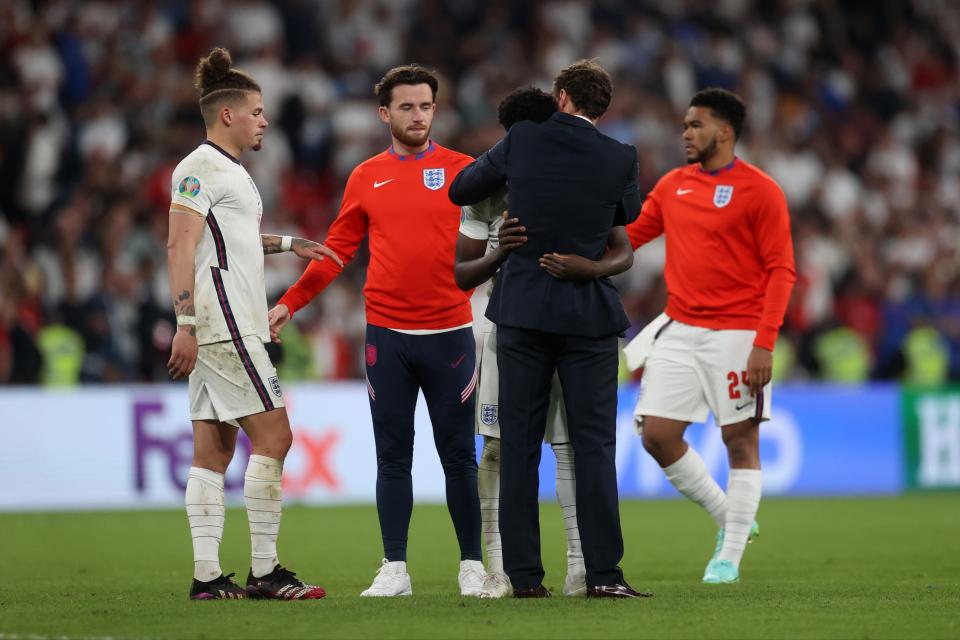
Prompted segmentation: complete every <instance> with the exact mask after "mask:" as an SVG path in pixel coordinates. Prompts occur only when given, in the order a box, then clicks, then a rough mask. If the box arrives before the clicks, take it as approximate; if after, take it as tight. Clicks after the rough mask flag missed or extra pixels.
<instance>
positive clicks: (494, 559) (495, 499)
mask: <svg viewBox="0 0 960 640" xmlns="http://www.w3.org/2000/svg"><path fill="white" fill-rule="evenodd" d="M477 493H478V494H479V495H480V523H481V525H482V527H483V544H484V547H485V548H486V550H487V573H503V546H502V544H501V542H500V439H499V438H493V437H491V436H483V453H481V454H480V465H479V467H478V469H477Z"/></svg>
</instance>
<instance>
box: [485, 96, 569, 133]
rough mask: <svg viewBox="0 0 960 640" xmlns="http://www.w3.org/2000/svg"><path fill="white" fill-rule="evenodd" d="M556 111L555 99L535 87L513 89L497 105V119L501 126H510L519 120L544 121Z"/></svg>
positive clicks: (505, 127) (508, 127)
mask: <svg viewBox="0 0 960 640" xmlns="http://www.w3.org/2000/svg"><path fill="white" fill-rule="evenodd" d="M556 112H557V100H556V98H554V97H553V96H552V95H550V94H549V93H547V92H546V91H543V90H541V89H537V88H536V87H522V88H520V89H514V90H513V91H512V92H511V93H510V95H508V96H507V97H506V98H504V99H503V100H502V101H501V102H500V106H499V107H497V119H498V120H499V121H500V124H501V125H503V128H504V129H506V130H507V131H510V127H512V126H513V125H515V124H516V123H518V122H520V121H521V120H531V121H533V122H545V121H547V120H548V119H549V118H550V116H552V115H553V114H554V113H556Z"/></svg>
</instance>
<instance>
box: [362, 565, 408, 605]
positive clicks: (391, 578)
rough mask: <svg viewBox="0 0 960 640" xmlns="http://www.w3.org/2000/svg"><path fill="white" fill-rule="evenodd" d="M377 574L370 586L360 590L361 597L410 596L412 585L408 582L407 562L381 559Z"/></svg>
mask: <svg viewBox="0 0 960 640" xmlns="http://www.w3.org/2000/svg"><path fill="white" fill-rule="evenodd" d="M382 562H383V563H382V564H381V565H380V568H379V569H377V575H376V577H374V579H373V584H371V585H370V588H369V589H367V590H366V591H364V592H362V593H361V594H360V595H361V596H362V597H381V598H389V597H392V596H412V595H413V587H412V585H411V584H410V574H409V573H407V563H406V562H404V561H403V560H397V561H395V562H388V561H387V559H386V558H384V559H383V561H382Z"/></svg>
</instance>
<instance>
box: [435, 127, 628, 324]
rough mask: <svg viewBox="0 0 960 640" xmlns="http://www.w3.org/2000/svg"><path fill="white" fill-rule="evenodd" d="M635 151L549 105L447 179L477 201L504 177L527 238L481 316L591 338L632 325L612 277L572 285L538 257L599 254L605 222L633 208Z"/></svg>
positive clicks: (456, 191) (460, 199) (457, 197)
mask: <svg viewBox="0 0 960 640" xmlns="http://www.w3.org/2000/svg"><path fill="white" fill-rule="evenodd" d="M638 173H639V171H638V164H637V152H636V149H634V148H633V147H632V146H630V145H626V144H622V143H620V142H617V141H616V140H614V139H613V138H610V137H608V136H606V135H604V134H602V133H600V132H599V131H597V129H596V127H594V126H593V125H592V124H591V123H590V122H588V121H587V120H585V119H583V118H579V117H577V116H572V115H569V114H566V113H556V114H554V115H553V116H552V117H551V118H550V119H549V120H547V121H546V122H544V123H542V124H536V123H533V122H518V123H517V124H515V125H513V127H511V128H510V131H509V133H508V134H507V136H506V137H505V138H504V139H503V140H501V141H500V142H498V143H497V144H496V146H494V147H493V148H492V149H490V150H489V151H487V152H486V153H484V154H483V155H481V156H480V157H479V158H477V159H476V160H475V161H474V162H473V164H471V165H469V166H468V167H466V168H464V169H463V170H462V171H461V172H460V173H459V175H457V177H456V179H454V181H453V184H451V185H450V191H449V195H450V199H451V200H452V201H453V202H454V203H455V204H457V205H460V206H463V205H468V204H474V203H476V202H479V201H480V200H483V199H484V198H486V197H488V196H490V195H491V194H493V193H494V192H495V191H496V190H497V189H498V188H499V187H501V186H502V185H504V184H507V185H508V186H509V190H510V205H509V208H510V217H512V218H518V219H519V220H520V223H521V224H522V225H524V226H525V227H526V228H527V230H526V236H527V238H528V240H527V243H526V244H525V245H524V246H522V247H520V248H519V249H516V250H515V251H513V252H512V253H510V256H509V257H508V258H507V260H506V262H504V263H503V265H502V266H501V267H500V274H499V275H498V276H497V281H496V284H495V286H494V289H493V292H492V294H491V296H490V303H489V304H488V305H487V317H488V318H490V320H491V321H493V322H494V323H495V324H497V325H504V326H510V327H520V328H524V329H536V330H539V331H547V332H550V333H560V334H567V335H577V336H585V337H591V338H598V337H603V336H609V335H613V334H619V333H622V332H623V331H624V330H625V329H626V328H627V327H628V326H630V323H629V321H628V320H627V316H626V314H625V313H624V311H623V304H622V303H621V302H620V296H619V294H618V293H617V290H616V288H615V287H614V286H613V283H612V282H610V279H609V278H600V279H597V280H593V281H590V282H584V283H573V282H568V281H564V280H558V279H556V278H554V277H553V276H551V275H550V274H549V273H547V272H546V270H544V269H543V268H542V267H540V265H539V264H538V259H539V258H540V256H542V255H543V254H545V253H552V252H556V253H573V254H577V255H580V256H584V257H586V258H590V259H591V260H597V259H599V258H600V257H601V256H602V255H603V253H604V251H605V250H606V247H607V238H608V237H609V235H610V229H611V227H612V226H614V225H615V224H617V225H623V224H628V223H630V222H632V221H633V220H635V219H636V217H637V215H638V214H639V213H640V192H639V188H638V186H637V175H638Z"/></svg>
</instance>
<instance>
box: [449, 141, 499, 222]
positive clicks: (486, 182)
mask: <svg viewBox="0 0 960 640" xmlns="http://www.w3.org/2000/svg"><path fill="white" fill-rule="evenodd" d="M509 145H510V134H509V133H508V134H507V136H506V137H505V138H504V139H503V140H501V141H500V142H498V143H497V144H495V145H494V146H493V148H492V149H490V150H489V151H487V152H486V153H484V154H483V155H481V156H480V157H479V158H477V159H476V160H474V161H473V162H472V163H471V164H469V165H468V166H466V167H464V169H463V170H462V171H461V172H460V173H458V174H457V177H456V178H454V180H453V184H451V185H450V190H449V192H448V195H449V196H450V201H451V202H453V204H455V205H457V206H461V207H462V206H465V205H470V204H476V203H477V202H480V201H481V200H483V199H485V198H489V197H490V196H492V195H493V194H494V193H495V192H496V191H497V189H499V188H500V187H502V186H503V185H505V184H506V183H507V151H508V149H509Z"/></svg>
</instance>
